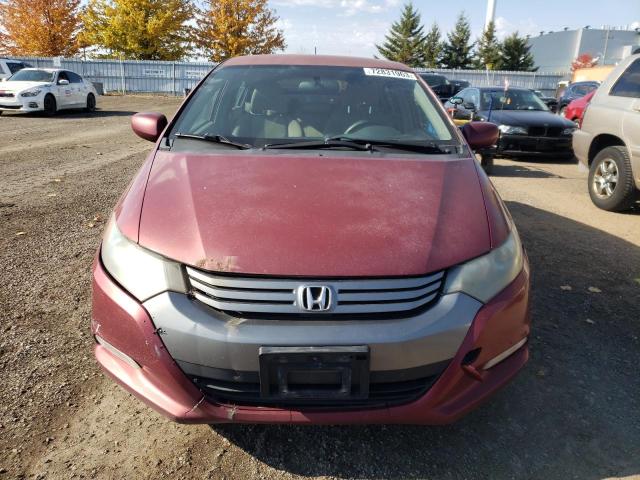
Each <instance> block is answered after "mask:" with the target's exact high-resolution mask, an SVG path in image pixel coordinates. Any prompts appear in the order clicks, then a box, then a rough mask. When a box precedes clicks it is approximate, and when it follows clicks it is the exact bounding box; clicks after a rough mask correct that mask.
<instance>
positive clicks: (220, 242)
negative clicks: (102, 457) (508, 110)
mask: <svg viewBox="0 0 640 480" xmlns="http://www.w3.org/2000/svg"><path fill="white" fill-rule="evenodd" d="M132 123H133V129H134V131H135V132H136V133H137V134H138V135H140V136H141V137H143V138H145V139H148V140H151V141H155V142H156V145H155V147H154V149H153V152H152V153H151V155H149V158H148V159H147V161H146V162H145V164H144V165H143V166H142V168H141V170H140V172H139V173H138V174H137V176H136V177H135V179H134V180H133V182H132V183H131V185H130V187H129V189H128V190H127V192H126V193H125V194H124V195H123V196H122V198H121V199H120V201H119V203H118V205H117V206H116V208H115V212H114V214H113V217H112V219H111V221H110V223H109V225H108V227H107V230H106V233H105V236H104V239H103V242H102V245H101V247H100V250H99V252H98V255H97V256H96V261H95V264H94V268H93V318H92V332H93V334H94V336H95V339H96V346H95V355H96V358H97V359H98V362H99V363H100V365H101V366H102V367H103V369H104V370H105V371H106V372H107V373H108V374H109V375H110V376H111V377H113V378H114V379H115V380H116V381H117V382H119V383H120V384H121V385H123V386H124V387H125V388H126V389H127V390H129V391H130V392H132V393H133V394H134V395H136V396H137V397H139V398H140V399H141V400H143V401H144V402H146V403H147V404H149V405H150V406H152V407H153V408H155V409H156V410H158V411H160V412H162V413H163V414H165V415H166V416H168V417H170V418H172V419H174V420H176V421H180V422H194V423H215V422H256V423H257V422H272V423H422V424H427V423H433V424H436V423H446V422H451V421H453V420H455V419H457V418H459V417H460V416H462V415H463V414H464V413H466V412H468V411H469V410H471V409H472V408H474V407H475V406H477V405H478V404H479V403H480V402H482V401H483V400H485V399H486V398H487V397H488V396H489V395H491V394H492V393H493V392H495V391H496V390H497V389H498V388H500V387H501V386H503V385H504V384H505V383H507V382H508V381H509V380H510V379H511V378H512V377H513V376H514V375H515V374H516V373H517V372H518V370H519V369H520V368H521V367H522V366H523V365H524V364H525V362H526V361H527V357H528V349H527V339H528V336H529V315H528V305H529V267H528V262H527V257H526V254H525V252H524V250H523V248H522V245H521V243H520V239H519V237H518V232H517V230H516V228H515V226H514V224H513V221H512V219H511V217H510V215H509V213H508V212H507V210H506V208H505V206H504V204H503V203H502V201H501V200H500V199H499V197H498V195H497V193H496V191H495V190H494V188H493V186H492V185H491V183H490V182H489V180H488V179H487V177H486V176H485V174H484V173H483V172H482V169H481V168H479V165H478V164H477V162H476V160H475V158H474V155H473V153H472V150H471V148H482V147H486V146H488V145H491V144H493V143H494V142H495V141H496V138H497V133H498V132H497V128H496V126H495V125H493V124H490V123H486V122H473V123H470V124H468V125H466V126H465V127H464V128H463V129H462V130H459V129H457V128H456V127H455V126H454V125H453V124H452V122H451V120H450V119H449V118H448V116H447V114H446V112H445V111H444V110H443V108H442V106H441V105H440V102H439V101H438V99H437V98H436V97H435V96H434V95H433V93H432V92H431V91H430V90H429V88H428V87H427V85H426V84H425V83H424V82H423V80H421V79H420V78H418V77H417V76H416V75H415V74H414V73H413V72H412V71H411V70H410V69H409V68H408V67H406V66H404V65H401V64H398V63H392V62H386V61H380V60H374V59H359V58H342V57H324V56H288V55H278V56H269V55H267V56H251V57H240V58H235V59H233V60H229V61H227V62H224V63H223V64H221V65H220V66H218V67H216V68H215V69H214V70H213V71H212V72H211V73H210V74H209V75H208V76H207V77H206V78H205V79H204V80H203V81H202V82H201V83H200V84H199V86H198V87H197V88H196V89H195V90H194V91H193V92H192V93H191V95H190V96H189V98H187V99H186V101H185V102H184V104H183V105H182V106H181V107H180V109H179V110H178V112H177V114H176V115H175V117H174V118H173V120H172V121H171V122H167V119H166V118H165V117H164V116H162V115H160V114H154V113H146V114H145V113H141V114H137V115H135V116H134V117H133V121H132Z"/></svg>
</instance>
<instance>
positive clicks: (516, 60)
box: [498, 32, 537, 72]
mask: <svg viewBox="0 0 640 480" xmlns="http://www.w3.org/2000/svg"><path fill="white" fill-rule="evenodd" d="M527 43H528V42H527V39H526V38H525V37H521V36H520V35H518V32H514V33H512V34H511V35H509V36H508V37H507V38H505V39H504V41H503V42H502V44H501V45H500V60H499V61H498V70H512V71H521V72H535V71H536V70H537V68H536V67H535V66H534V60H533V55H531V52H530V51H529V50H530V49H531V47H530V46H529V45H528V44H527Z"/></svg>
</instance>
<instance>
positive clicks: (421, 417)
mask: <svg viewBox="0 0 640 480" xmlns="http://www.w3.org/2000/svg"><path fill="white" fill-rule="evenodd" d="M528 293H529V270H528V265H527V264H526V263H525V267H524V269H523V271H522V272H521V273H520V275H519V276H518V277H517V278H516V279H515V280H514V281H513V282H512V284H511V285H509V286H508V287H507V288H506V289H504V290H503V291H502V292H501V293H500V294H498V295H497V296H496V297H495V298H494V299H493V300H492V301H490V302H489V303H487V304H486V305H481V306H479V308H477V309H475V310H474V311H473V312H472V313H471V314H470V315H471V317H470V318H468V319H463V320H462V324H463V325H464V332H463V334H462V337H461V342H460V343H458V345H457V348H456V350H455V351H454V352H453V353H452V355H453V358H452V359H450V361H449V362H448V365H447V367H446V369H445V370H444V371H443V372H442V373H441V374H440V376H439V378H438V379H437V381H435V383H434V384H433V385H432V386H431V388H429V390H428V391H427V392H426V393H425V394H424V395H422V396H421V397H420V398H418V399H416V400H414V401H411V402H410V403H406V404H403V405H395V406H387V407H376V408H362V409H344V410H331V411H326V410H325V411H320V410H317V409H316V410H314V409H313V408H308V409H305V408H273V407H259V406H253V407H249V406H239V405H231V404H217V403H213V402H212V401H210V400H208V399H207V398H206V397H205V396H204V395H203V393H202V392H201V391H200V390H199V389H198V388H197V387H196V386H195V384H194V383H193V382H192V381H191V380H190V379H189V378H188V377H187V375H185V373H184V371H183V368H184V364H183V365H182V367H183V368H181V366H180V365H179V364H178V363H177V362H176V361H175V360H174V357H173V356H172V355H171V354H170V353H169V350H168V349H167V345H165V342H163V338H162V337H163V335H161V334H162V333H163V331H162V330H160V331H159V330H158V329H157V328H156V325H155V324H154V321H153V320H152V316H151V315H150V314H149V312H148V310H147V309H146V308H145V307H144V306H142V305H141V304H140V303H138V302H137V301H136V300H134V299H133V298H132V297H130V296H129V295H128V294H127V293H126V292H124V291H123V290H122V289H121V288H120V287H119V286H118V285H117V284H116V283H114V281H113V280H112V279H111V278H110V277H109V275H108V274H107V273H106V272H105V271H104V269H103V267H102V265H101V264H100V262H99V261H96V262H95V264H94V269H93V316H92V332H93V334H94V335H96V336H97V337H99V338H101V339H103V341H105V342H108V343H103V344H97V345H96V346H95V355H96V358H97V360H98V363H99V364H100V365H101V366H102V368H103V369H104V370H105V371H106V373H107V374H109V375H110V376H111V377H112V378H113V379H114V380H116V381H117V382H118V383H120V384H121V385H122V386H124V388H126V389H127V390H128V391H129V392H131V393H133V394H134V395H136V396H137V397H138V398H140V399H141V400H142V401H144V402H145V403H147V404H148V405H150V406H151V407H153V408H154V409H156V410H157V411H159V412H161V413H162V414H164V415H165V416H167V417H169V418H171V419H172V420H175V421H178V422H182V423H220V422H239V423H326V424H344V423H414V424H442V423H449V422H452V421H454V420H456V419H458V418H459V417H461V416H462V415H464V414H465V413H467V412H468V411H470V410H472V409H473V408H475V407H476V406H477V405H479V404H480V403H481V402H482V401H483V400H485V399H486V398H487V397H488V396H490V394H492V393H493V392H494V391H495V390H497V389H498V388H500V387H501V386H503V385H504V384H506V383H507V382H508V381H509V380H510V379H511V378H512V377H513V376H514V375H515V374H516V373H517V372H518V370H519V369H520V368H521V367H522V366H523V365H524V364H525V362H526V361H527V358H528V347H527V345H526V344H524V346H522V347H521V348H519V349H517V350H516V351H515V352H514V353H513V354H511V355H510V356H509V357H508V358H506V359H504V360H503V361H501V362H500V363H498V364H497V365H495V366H493V367H492V368H490V369H488V370H483V366H484V365H485V364H487V362H489V361H490V360H492V359H494V358H496V357H499V355H500V354H502V353H503V352H505V351H508V350H509V349H510V348H512V347H513V346H514V345H516V344H518V342H521V341H522V340H523V339H525V338H527V337H528V335H529V313H528V307H529V297H528ZM159 297H162V296H159ZM167 300H168V299H167V297H165V299H164V300H161V301H167ZM433 308H434V309H436V308H438V305H436V306H434V307H433ZM397 321H398V320H396V322H397ZM353 323H357V322H353ZM188 325H189V327H188V328H190V329H192V330H193V329H194V328H195V329H202V326H194V325H192V324H188ZM236 327H238V325H235V326H234V328H236ZM294 330H295V329H293V330H292V332H293V333H292V336H293V337H294V338H295V336H296V334H295V331H294ZM347 330H348V329H347ZM396 330H398V331H400V333H399V334H396V339H395V340H394V341H392V342H387V347H389V345H396V346H398V345H397V343H398V342H397V341H398V340H399V339H401V337H402V335H403V332H402V331H401V330H402V329H400V328H398V329H396ZM359 331H360V334H361V336H362V337H363V338H366V336H367V329H366V328H361V329H360V330H359ZM454 331H455V329H454ZM318 332H321V329H320V330H317V331H316V332H315V333H318ZM378 333H381V331H379V332H378ZM387 333H389V332H387ZM434 333H435V332H434ZM369 335H371V333H369ZM233 336H234V335H230V334H228V337H229V338H231V337H233ZM204 337H205V338H206V335H204ZM409 337H411V338H413V337H412V336H411V335H409ZM428 337H429V336H426V337H424V338H428ZM307 338H314V344H316V345H320V343H318V342H317V339H316V337H307ZM368 340H369V341H371V338H368ZM441 340H442V338H441ZM258 341H261V340H258ZM321 341H322V340H321V339H320V342H321ZM423 341H425V340H424V339H423ZM290 342H300V340H299V339H294V340H291V341H290ZM308 343H309V341H308V340H307V341H306V344H308ZM360 343H363V342H360ZM384 343H385V342H382V341H379V345H377V344H375V343H372V344H371V345H370V346H371V352H372V356H371V367H372V370H380V369H383V367H387V368H389V365H391V368H394V367H397V366H399V365H400V364H398V363H395V364H394V362H398V361H404V362H412V361H414V362H418V363H420V362H423V361H424V358H422V357H420V356H419V355H418V356H417V357H416V353H420V351H421V350H422V349H421V348H417V349H416V348H412V349H409V350H406V345H402V342H400V345H399V348H397V349H396V350H393V348H394V347H393V346H392V347H389V348H391V349H387V350H385V348H382V347H384ZM444 343H445V344H446V342H444ZM205 345H206V344H205ZM241 345H243V347H242V348H243V349H247V348H252V346H255V345H256V343H255V341H254V342H244V343H242V344H241ZM247 345H249V346H247ZM433 345H436V344H435V343H434V344H433ZM423 346H425V347H426V349H428V346H427V345H426V344H424V345H423ZM377 347H380V348H382V350H380V349H379V348H377ZM234 348H235V347H234V345H233V342H228V343H227V344H226V346H225V344H218V346H217V349H218V355H219V356H220V358H223V357H225V358H226V359H227V360H226V361H231V362H232V363H231V366H232V367H234V368H236V367H237V366H236V365H235V364H233V362H234V360H233V359H234V358H235V359H236V361H240V360H239V359H241V358H243V359H244V360H242V361H244V362H248V363H247V364H246V365H243V366H242V368H251V362H252V361H253V360H252V355H250V354H249V355H246V352H245V351H243V352H242V355H240V356H235V357H234V354H233V351H234ZM403 348H405V350H404V351H403ZM477 348H481V351H480V354H479V355H478V356H477V358H475V360H474V361H473V362H472V363H471V364H468V365H466V366H465V367H464V368H463V363H467V362H466V361H465V360H464V359H465V355H467V353H468V352H470V351H472V350H475V349H477ZM194 350H199V351H201V353H202V354H203V355H209V354H211V352H210V351H208V350H209V349H208V348H207V347H206V346H205V347H203V346H202V345H200V346H197V347H195V348H194ZM118 352H124V353H125V354H126V356H127V357H128V358H122V356H120V355H119V354H118ZM227 353H229V355H227ZM427 353H428V352H427ZM441 354H442V355H444V356H445V357H446V356H447V355H449V353H448V352H446V351H443V352H441ZM433 358H435V357H433ZM385 359H386V360H387V361H388V362H389V365H385ZM255 361H257V356H256V357H255ZM403 365H404V364H403ZM405 366H406V365H405Z"/></svg>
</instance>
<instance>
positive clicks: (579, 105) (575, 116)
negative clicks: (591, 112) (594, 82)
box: [564, 89, 597, 123]
mask: <svg viewBox="0 0 640 480" xmlns="http://www.w3.org/2000/svg"><path fill="white" fill-rule="evenodd" d="M596 91H597V89H596V90H591V92H589V93H587V94H586V95H585V96H584V97H580V98H576V99H575V100H573V101H571V103H569V105H567V107H566V108H565V109H564V118H566V119H567V120H571V121H572V122H576V123H578V122H580V120H582V114H583V113H584V109H585V108H586V107H587V105H588V104H589V102H590V101H591V99H592V98H593V96H594V95H595V93H596Z"/></svg>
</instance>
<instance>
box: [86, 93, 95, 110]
mask: <svg viewBox="0 0 640 480" xmlns="http://www.w3.org/2000/svg"><path fill="white" fill-rule="evenodd" d="M95 111H96V97H95V95H94V94H93V93H90V94H89V95H87V106H86V108H85V112H87V113H92V112H95Z"/></svg>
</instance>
